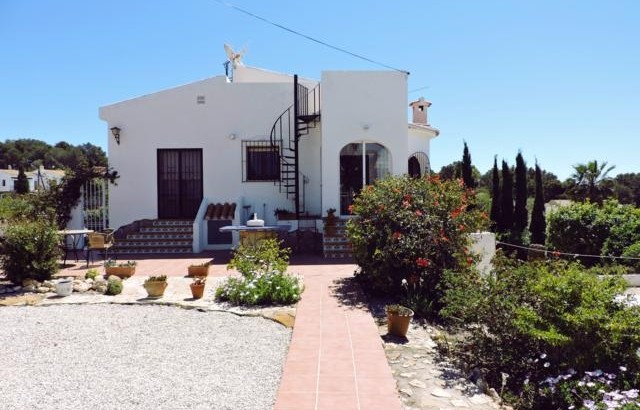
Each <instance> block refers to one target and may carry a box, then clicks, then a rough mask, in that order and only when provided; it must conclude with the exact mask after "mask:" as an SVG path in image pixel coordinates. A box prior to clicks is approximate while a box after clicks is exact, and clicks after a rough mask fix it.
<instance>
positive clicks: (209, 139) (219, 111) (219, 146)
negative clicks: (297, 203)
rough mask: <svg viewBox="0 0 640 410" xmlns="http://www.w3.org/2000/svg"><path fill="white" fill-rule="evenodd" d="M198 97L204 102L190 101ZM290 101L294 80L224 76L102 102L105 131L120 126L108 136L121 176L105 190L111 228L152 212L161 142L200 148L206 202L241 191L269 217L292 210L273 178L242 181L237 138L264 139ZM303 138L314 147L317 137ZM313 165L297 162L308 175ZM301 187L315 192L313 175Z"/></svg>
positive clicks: (269, 219) (112, 160) (308, 161)
mask: <svg viewBox="0 0 640 410" xmlns="http://www.w3.org/2000/svg"><path fill="white" fill-rule="evenodd" d="M198 96H204V97H205V104H197V103H196V101H197V97H198ZM292 102H293V85H292V83H282V82H276V83H260V82H259V83H252V82H239V83H237V82H236V83H229V82H227V80H226V78H225V77H223V76H222V77H214V78H211V79H207V80H203V81H199V82H196V83H192V84H188V85H185V86H181V87H178V88H174V89H170V90H166V91H161V92H158V93H155V94H151V95H147V96H143V97H140V98H136V99H133V100H129V101H125V102H121V103H117V104H114V105H110V106H106V107H103V108H101V110H100V118H102V119H103V120H105V121H107V123H108V125H107V127H106V128H107V132H109V131H108V130H109V129H110V128H111V127H114V126H117V127H119V128H121V131H120V136H121V140H120V145H117V144H116V142H115V140H114V138H113V137H112V136H111V135H109V136H108V139H109V145H108V151H109V161H110V164H109V165H110V166H112V167H113V168H114V169H115V170H117V171H118V174H119V175H120V178H119V179H118V180H117V185H116V186H113V187H112V189H111V191H110V203H109V208H110V218H111V225H112V227H114V228H117V227H119V226H121V225H123V224H127V223H130V222H132V221H135V220H138V219H144V218H157V163H156V162H157V157H156V155H157V149H160V148H176V149H177V148H201V149H202V150H203V180H204V184H203V197H207V198H209V199H210V200H211V201H212V202H237V201H238V200H239V198H242V200H243V201H244V204H247V205H252V209H251V212H258V214H259V215H260V216H261V217H264V219H265V220H266V221H267V222H268V223H270V222H273V221H274V217H273V209H275V208H288V209H292V208H293V206H292V202H291V200H288V199H287V198H286V197H285V195H284V194H283V193H280V192H279V190H278V187H277V186H274V184H273V182H245V183H243V182H242V166H243V164H242V152H241V147H242V144H241V141H242V140H265V139H268V138H269V132H270V130H271V127H272V125H273V123H274V121H275V120H276V119H277V117H278V116H279V115H280V114H281V113H282V112H283V111H284V110H285V109H286V108H287V107H288V106H290V105H291V104H292ZM232 134H233V135H234V136H235V138H234V139H230V138H229V136H230V135H232ZM307 138H308V137H307ZM304 144H306V145H311V146H312V148H313V150H315V151H316V152H317V151H319V144H320V142H319V139H318V138H316V140H315V142H314V141H313V140H310V141H307V140H305V142H304ZM319 166H320V163H319V159H318V160H316V161H315V162H314V161H313V160H312V158H309V159H306V160H305V161H302V168H303V172H304V173H305V174H307V175H312V174H316V175H317V174H319V169H318V168H319ZM314 167H315V168H316V169H313V168H314ZM306 188H307V195H309V196H310V197H313V198H319V196H320V193H319V189H320V185H319V179H318V178H314V179H313V184H312V183H309V184H307V187H306ZM314 190H315V192H314ZM316 201H317V200H316ZM263 209H265V210H266V212H264V215H263Z"/></svg>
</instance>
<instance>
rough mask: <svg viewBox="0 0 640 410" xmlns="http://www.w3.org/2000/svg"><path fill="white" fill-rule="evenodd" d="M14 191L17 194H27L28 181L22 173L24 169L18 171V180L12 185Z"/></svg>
mask: <svg viewBox="0 0 640 410" xmlns="http://www.w3.org/2000/svg"><path fill="white" fill-rule="evenodd" d="M14 189H15V190H16V193H18V194H26V193H28V192H29V179H28V178H27V175H26V174H25V173H24V168H23V167H20V169H19V170H18V178H17V179H16V182H15V184H14Z"/></svg>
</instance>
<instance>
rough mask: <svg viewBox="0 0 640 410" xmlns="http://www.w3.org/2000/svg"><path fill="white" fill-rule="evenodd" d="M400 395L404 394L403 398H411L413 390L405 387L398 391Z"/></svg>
mask: <svg viewBox="0 0 640 410" xmlns="http://www.w3.org/2000/svg"><path fill="white" fill-rule="evenodd" d="M400 393H402V394H404V395H405V396H411V395H413V390H411V389H410V388H408V387H405V388H403V389H400Z"/></svg>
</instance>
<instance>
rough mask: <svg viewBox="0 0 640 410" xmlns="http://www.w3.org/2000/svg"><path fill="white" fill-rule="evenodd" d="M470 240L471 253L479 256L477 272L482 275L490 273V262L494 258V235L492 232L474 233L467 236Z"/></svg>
mask: <svg viewBox="0 0 640 410" xmlns="http://www.w3.org/2000/svg"><path fill="white" fill-rule="evenodd" d="M469 237H470V238H471V243H472V245H471V252H473V253H475V254H477V255H479V256H480V260H479V261H478V270H479V271H480V273H482V274H487V273H489V272H490V271H491V267H492V265H491V260H492V259H493V257H494V256H496V234H494V233H492V232H476V233H471V234H469Z"/></svg>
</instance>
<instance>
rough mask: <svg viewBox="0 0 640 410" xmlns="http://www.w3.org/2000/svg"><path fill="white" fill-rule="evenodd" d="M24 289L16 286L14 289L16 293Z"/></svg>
mask: <svg viewBox="0 0 640 410" xmlns="http://www.w3.org/2000/svg"><path fill="white" fill-rule="evenodd" d="M21 289H22V286H14V287H13V291H14V292H19V291H20V290H21Z"/></svg>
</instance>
